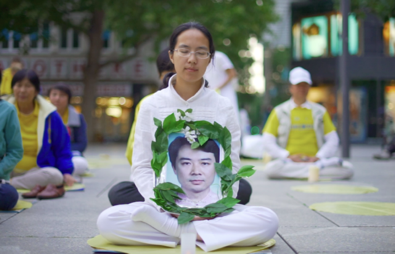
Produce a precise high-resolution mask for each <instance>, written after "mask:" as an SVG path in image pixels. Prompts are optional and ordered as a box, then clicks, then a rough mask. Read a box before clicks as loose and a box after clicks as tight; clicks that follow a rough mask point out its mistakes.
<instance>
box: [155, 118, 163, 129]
mask: <svg viewBox="0 0 395 254" xmlns="http://www.w3.org/2000/svg"><path fill="white" fill-rule="evenodd" d="M154 124H155V125H156V126H158V127H160V128H162V121H161V120H159V119H158V118H154Z"/></svg>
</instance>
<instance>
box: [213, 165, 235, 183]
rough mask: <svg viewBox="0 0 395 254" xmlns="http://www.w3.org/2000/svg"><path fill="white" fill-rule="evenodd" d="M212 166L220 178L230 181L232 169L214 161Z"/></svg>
mask: <svg viewBox="0 0 395 254" xmlns="http://www.w3.org/2000/svg"><path fill="white" fill-rule="evenodd" d="M214 166H215V171H216V172H217V174H218V176H219V177H220V178H221V179H223V180H225V181H229V182H230V181H232V170H230V169H229V168H227V167H226V166H225V165H223V164H221V163H215V164H214Z"/></svg>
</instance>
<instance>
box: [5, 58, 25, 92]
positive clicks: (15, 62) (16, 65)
mask: <svg viewBox="0 0 395 254" xmlns="http://www.w3.org/2000/svg"><path fill="white" fill-rule="evenodd" d="M22 68H23V65H22V61H21V59H19V57H14V58H13V59H12V61H11V64H10V68H7V69H5V70H4V71H3V73H2V74H3V75H2V77H1V84H0V95H7V94H12V89H11V81H12V77H14V75H15V73H16V72H17V71H19V70H22Z"/></svg>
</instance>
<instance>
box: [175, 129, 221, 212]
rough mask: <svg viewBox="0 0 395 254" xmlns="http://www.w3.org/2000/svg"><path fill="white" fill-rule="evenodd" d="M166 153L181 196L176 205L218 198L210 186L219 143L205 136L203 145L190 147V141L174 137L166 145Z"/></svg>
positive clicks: (198, 204)
mask: <svg viewBox="0 0 395 254" xmlns="http://www.w3.org/2000/svg"><path fill="white" fill-rule="evenodd" d="M169 157H170V162H171V166H172V168H173V171H174V174H176V176H177V179H178V182H179V183H180V185H181V189H182V190H183V191H184V192H185V195H184V194H179V197H180V198H182V200H177V201H176V203H177V204H178V205H179V206H186V207H205V206H206V205H209V204H212V203H215V202H217V201H218V200H219V196H218V195H217V194H216V193H213V192H212V191H211V188H210V186H211V185H212V184H213V182H214V179H215V175H216V172H215V166H214V164H215V163H216V162H217V163H219V162H220V161H219V147H218V145H217V144H216V143H215V141H214V140H212V139H210V140H208V141H207V142H206V143H205V144H204V146H202V147H198V148H196V149H192V148H191V143H189V141H188V140H187V139H186V138H184V137H178V138H176V139H175V140H174V141H173V142H172V143H171V144H170V146H169Z"/></svg>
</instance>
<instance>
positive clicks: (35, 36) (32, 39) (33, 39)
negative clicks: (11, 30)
mask: <svg viewBox="0 0 395 254" xmlns="http://www.w3.org/2000/svg"><path fill="white" fill-rule="evenodd" d="M29 38H30V47H31V48H37V47H38V33H37V32H36V33H32V34H30V35H29Z"/></svg>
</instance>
